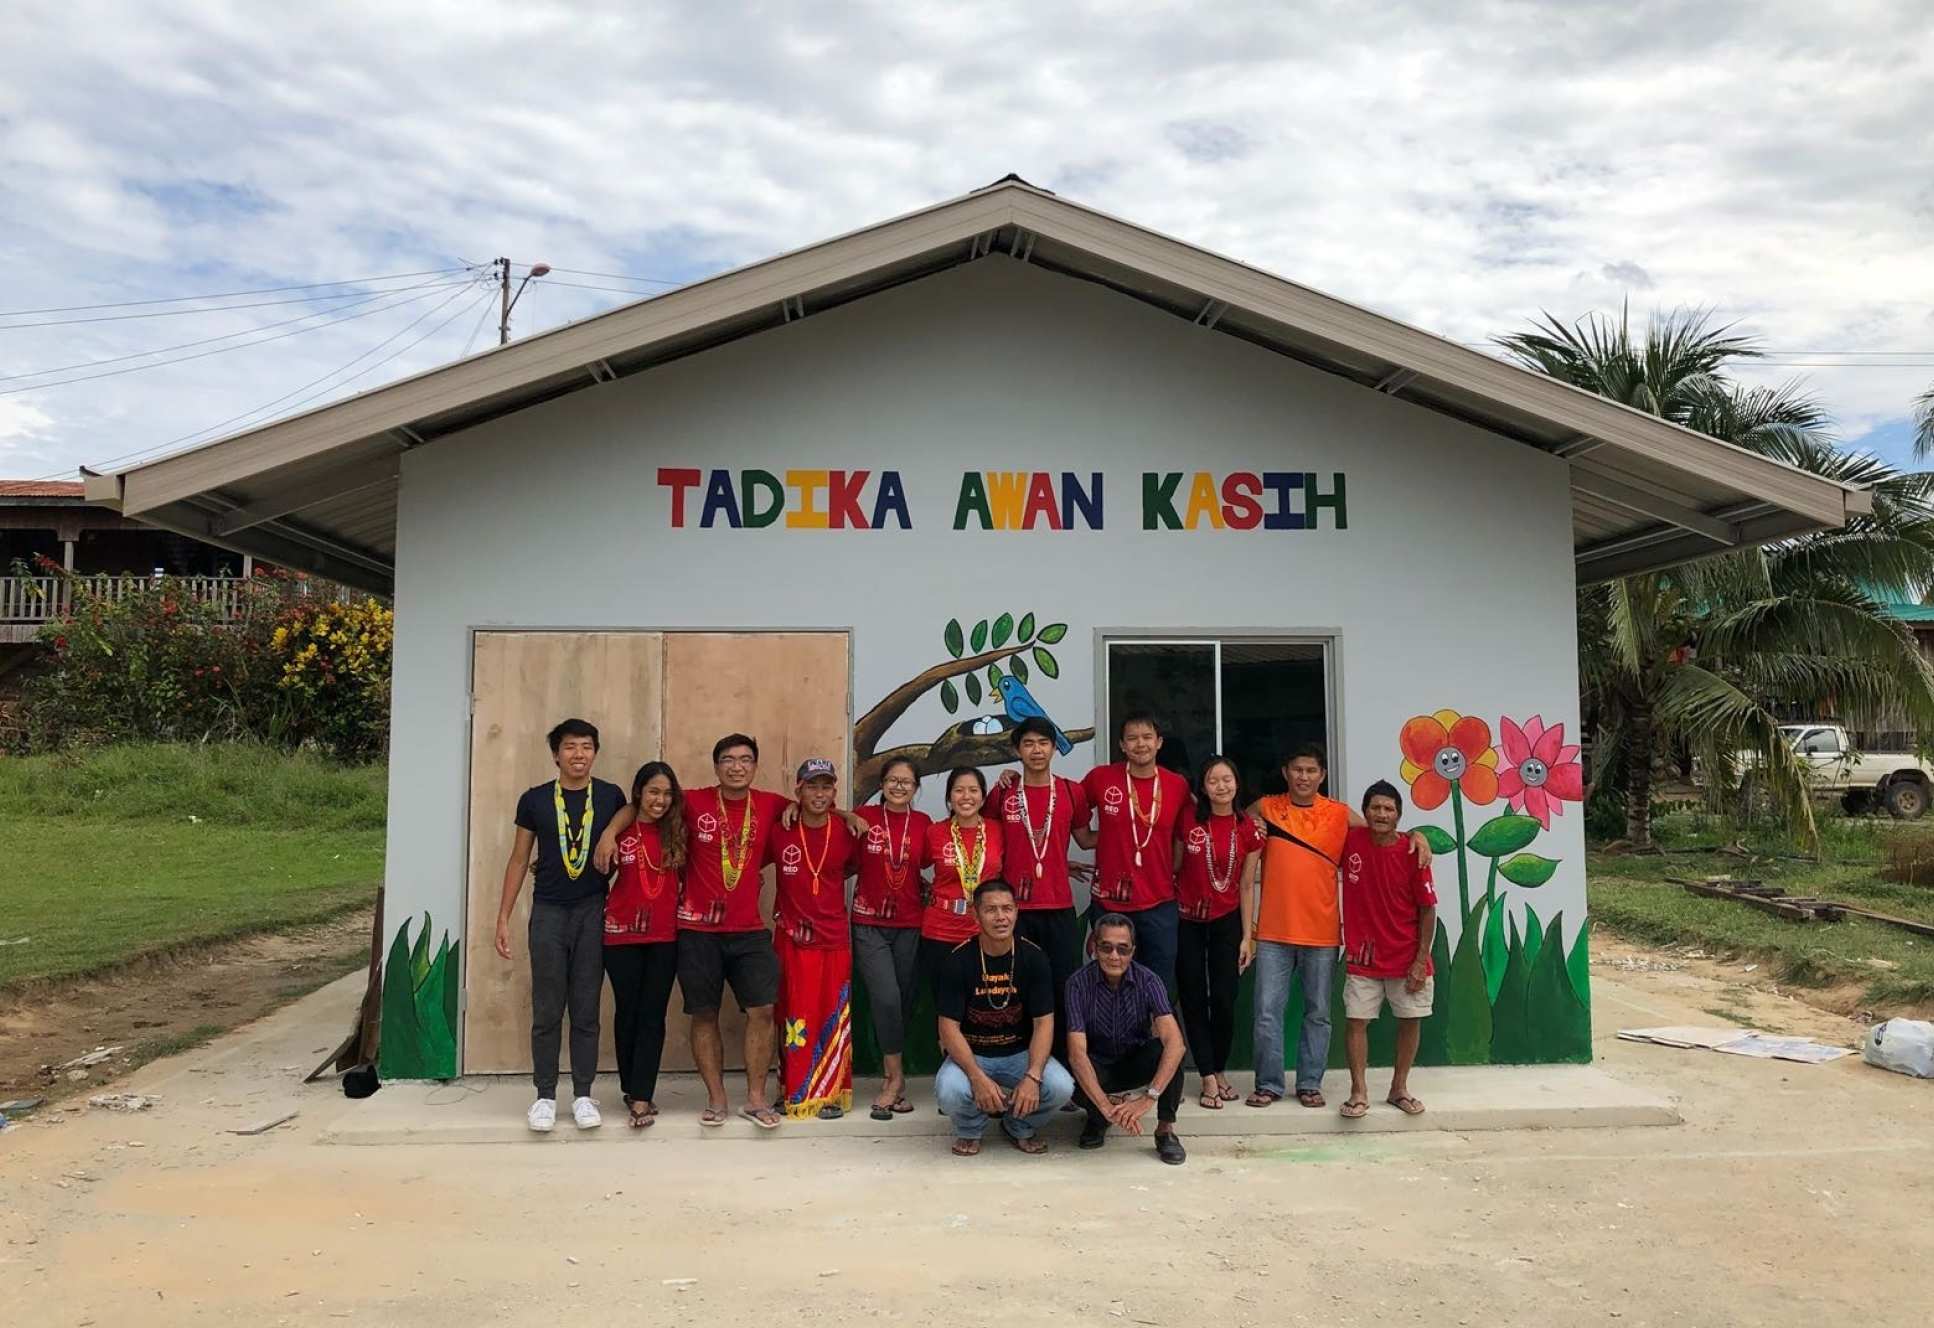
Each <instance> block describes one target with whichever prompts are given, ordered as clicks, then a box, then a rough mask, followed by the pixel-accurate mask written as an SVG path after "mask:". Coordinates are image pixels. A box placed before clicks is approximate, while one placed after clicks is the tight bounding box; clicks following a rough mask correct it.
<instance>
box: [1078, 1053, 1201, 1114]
mask: <svg viewBox="0 0 1934 1328" xmlns="http://www.w3.org/2000/svg"><path fill="white" fill-rule="evenodd" d="M1088 1063H1089V1064H1090V1065H1092V1066H1094V1067H1095V1078H1097V1079H1099V1080H1101V1091H1102V1092H1104V1093H1125V1092H1127V1091H1128V1090H1129V1089H1131V1088H1146V1087H1147V1086H1148V1085H1149V1083H1150V1082H1151V1081H1152V1080H1153V1079H1154V1078H1155V1071H1156V1070H1158V1069H1160V1068H1161V1065H1162V1040H1161V1039H1160V1038H1153V1037H1152V1038H1150V1039H1148V1041H1146V1042H1144V1043H1142V1044H1141V1045H1140V1046H1137V1047H1136V1048H1135V1049H1134V1050H1133V1051H1130V1052H1129V1053H1128V1054H1127V1055H1125V1056H1112V1057H1110V1056H1097V1055H1095V1054H1094V1053H1093V1052H1092V1051H1091V1052H1089V1053H1088ZM1074 1100H1075V1101H1076V1102H1079V1103H1080V1104H1081V1108H1082V1110H1084V1111H1086V1112H1087V1113H1088V1123H1089V1124H1090V1125H1095V1124H1099V1123H1101V1122H1102V1121H1103V1120H1104V1119H1105V1118H1104V1117H1103V1116H1102V1114H1101V1107H1100V1106H1099V1105H1097V1104H1096V1103H1093V1102H1090V1101H1089V1100H1088V1095H1087V1094H1086V1093H1084V1092H1083V1091H1082V1090H1081V1083H1080V1081H1079V1080H1076V1081H1075V1090H1074ZM1181 1105H1182V1071H1181V1068H1180V1067H1179V1066H1178V1067H1177V1068H1176V1071H1175V1077H1174V1078H1172V1079H1170V1080H1169V1081H1168V1087H1167V1088H1164V1089H1163V1090H1162V1095H1161V1097H1159V1098H1157V1099H1156V1100H1155V1119H1156V1120H1157V1121H1158V1122H1160V1123H1162V1124H1167V1125H1172V1124H1174V1123H1175V1111H1176V1108H1178V1107H1180V1106H1181Z"/></svg>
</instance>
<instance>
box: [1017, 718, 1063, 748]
mask: <svg viewBox="0 0 1934 1328" xmlns="http://www.w3.org/2000/svg"><path fill="white" fill-rule="evenodd" d="M1030 733H1031V734H1033V735H1034V736H1035V737H1037V738H1046V739H1047V740H1048V741H1049V742H1053V741H1054V722H1053V721H1052V720H1050V719H1048V718H1047V717H1046V716H1044V715H1029V716H1028V717H1027V718H1026V719H1024V720H1022V721H1021V722H1020V723H1018V724H1016V725H1015V726H1014V727H1013V728H1012V729H1011V730H1010V731H1009V732H1008V735H1007V741H1008V742H1009V744H1010V745H1012V746H1013V748H1014V750H1015V751H1017V752H1018V751H1020V750H1021V739H1022V738H1025V737H1027V736H1028V735H1029V734H1030Z"/></svg>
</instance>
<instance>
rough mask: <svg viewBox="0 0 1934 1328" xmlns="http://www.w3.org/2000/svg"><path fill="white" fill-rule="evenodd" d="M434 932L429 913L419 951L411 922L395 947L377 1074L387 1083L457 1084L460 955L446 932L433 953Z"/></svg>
mask: <svg viewBox="0 0 1934 1328" xmlns="http://www.w3.org/2000/svg"><path fill="white" fill-rule="evenodd" d="M431 932H432V928H431V925H430V915H429V914H428V913H425V914H424V915H423V929H422V931H421V932H419V933H418V935H417V938H416V944H415V946H414V947H412V946H411V944H410V921H409V919H407V918H405V919H404V920H403V924H402V925H401V926H400V927H398V928H397V929H396V939H395V940H394V941H392V942H390V948H389V962H387V963H386V964H384V966H383V1032H382V1048H381V1051H380V1052H379V1053H378V1056H377V1070H378V1073H380V1074H381V1075H382V1077H383V1078H385V1079H454V1078H455V1077H456V1074H457V994H458V991H459V989H460V987H459V984H460V982H461V980H462V979H461V975H460V974H459V972H458V963H459V961H458V955H457V951H456V947H454V946H453V945H451V944H450V933H449V932H447V931H446V932H444V934H443V938H442V940H441V941H440V942H439V944H438V945H437V948H436V950H435V952H434V953H432V952H431V950H430V936H431Z"/></svg>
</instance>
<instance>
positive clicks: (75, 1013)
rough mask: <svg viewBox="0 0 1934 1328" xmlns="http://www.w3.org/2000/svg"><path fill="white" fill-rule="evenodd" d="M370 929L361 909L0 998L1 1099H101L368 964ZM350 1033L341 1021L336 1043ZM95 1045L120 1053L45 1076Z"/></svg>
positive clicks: (15, 991) (367, 915) (21, 989)
mask: <svg viewBox="0 0 1934 1328" xmlns="http://www.w3.org/2000/svg"><path fill="white" fill-rule="evenodd" d="M369 922H370V910H369V909H359V910H357V911H355V912H353V913H347V914H344V915H343V916H342V917H339V918H336V919H334V920H332V921H329V922H325V923H319V924H317V925H316V926H313V927H302V928H298V929H296V930H293V931H288V932H282V933H278V934H275V935H265V936H252V937H247V938H245V939H242V940H237V941H225V942H222V943H221V944H218V945H208V946H194V947H188V948H184V949H183V950H182V951H181V952H180V953H178V954H174V955H170V956H167V957H164V958H158V959H151V960H145V961H143V962H141V963H138V964H133V965H130V966H128V967H127V968H124V969H120V970H117V971H115V972H114V973H111V974H108V975H105V976H102V977H97V978H83V979H79V980H76V981H63V982H48V983H39V984H34V985H30V986H25V987H18V988H15V989H13V990H10V991H8V992H5V993H0V1101H6V1100H9V1099H13V1098H23V1097H40V1096H46V1097H48V1098H49V1099H51V1100H54V1101H60V1100H62V1099H65V1098H68V1097H72V1096H74V1095H76V1094H88V1093H98V1092H101V1091H102V1089H103V1088H104V1087H105V1086H106V1085H108V1084H110V1083H111V1082H112V1081H113V1080H115V1079H116V1078H117V1077H118V1076H120V1075H122V1074H124V1073H125V1072H126V1071H127V1070H128V1069H130V1068H132V1067H133V1066H135V1065H139V1064H142V1063H144V1062H146V1061H148V1060H152V1059H153V1058H154V1057H155V1056H156V1055H158V1054H163V1053H166V1052H173V1051H179V1050H184V1049H185V1048H186V1047H187V1046H189V1045H192V1044H194V1043H198V1042H204V1041H207V1040H208V1038H209V1037H211V1036H213V1035H214V1034H216V1033H222V1032H227V1031H228V1030H229V1029H231V1028H236V1027H239V1026H240V1025H242V1024H245V1023H248V1022H250V1021H251V1020H254V1019H259V1018H261V1017H262V1016H263V1015H264V1014H267V1013H268V1012H269V1011H271V1010H275V1009H278V1008H280V1007H281V1006H284V1005H287V1004H288V1003H289V1001H290V999H291V998H292V997H294V996H298V995H305V994H307V993H308V992H310V991H313V990H315V989H316V988H317V987H319V986H321V985H323V984H324V983H326V982H330V981H333V980H335V979H336V978H338V977H341V976H342V975H343V974H344V973H345V972H348V971H349V970H350V969H352V968H356V967H360V966H364V965H367V963H368V962H369ZM349 1027H350V1025H349V1023H348V1022H347V1021H345V1022H344V1024H343V1028H342V1031H341V1033H339V1034H338V1035H337V1040H338V1041H340V1040H341V1038H342V1037H343V1036H346V1035H347V1034H348V1032H349ZM331 1045H332V1046H333V1045H334V1044H333V1043H332V1044H331ZM98 1047H120V1048H121V1049H122V1050H121V1052H120V1053H119V1054H117V1055H115V1056H113V1057H112V1058H110V1059H109V1060H107V1061H104V1062H102V1063H100V1064H98V1065H95V1066H91V1067H85V1074H84V1075H83V1076H81V1077H70V1075H72V1071H65V1072H62V1071H58V1070H55V1071H53V1072H51V1073H50V1072H49V1069H48V1067H56V1066H59V1065H61V1064H63V1063H64V1062H67V1061H70V1060H72V1059H73V1058H75V1057H77V1056H81V1055H83V1054H85V1053H87V1052H90V1051H93V1050H94V1049H95V1048H98ZM325 1050H326V1049H325ZM318 1055H319V1056H320V1053H318ZM308 1068H310V1067H309V1066H305V1067H304V1069H305V1070H306V1069H308Z"/></svg>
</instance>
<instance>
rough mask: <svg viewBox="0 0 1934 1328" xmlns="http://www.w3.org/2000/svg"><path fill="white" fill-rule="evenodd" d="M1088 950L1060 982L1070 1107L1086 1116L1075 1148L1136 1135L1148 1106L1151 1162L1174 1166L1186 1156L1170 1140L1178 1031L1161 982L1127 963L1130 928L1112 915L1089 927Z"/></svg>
mask: <svg viewBox="0 0 1934 1328" xmlns="http://www.w3.org/2000/svg"><path fill="white" fill-rule="evenodd" d="M1094 945H1095V957H1094V958H1093V959H1092V960H1090V961H1089V962H1088V963H1087V964H1085V965H1083V966H1082V968H1081V969H1080V970H1079V971H1077V972H1076V973H1075V975H1074V976H1073V977H1071V978H1069V979H1068V990H1067V997H1066V1000H1067V1014H1068V1068H1069V1070H1071V1071H1072V1072H1073V1073H1074V1083H1075V1101H1076V1102H1079V1103H1080V1104H1081V1106H1082V1108H1083V1110H1085V1111H1086V1112H1087V1113H1088V1123H1087V1124H1086V1125H1085V1126H1083V1127H1082V1130H1081V1146H1082V1147H1083V1148H1099V1147H1101V1146H1102V1144H1104V1143H1106V1142H1107V1140H1108V1127H1109V1126H1110V1125H1119V1126H1121V1128H1122V1129H1124V1130H1126V1131H1128V1133H1130V1134H1140V1133H1141V1132H1142V1117H1144V1116H1146V1115H1147V1114H1148V1108H1149V1106H1150V1104H1151V1103H1152V1104H1154V1105H1155V1155H1156V1156H1157V1157H1159V1158H1161V1159H1162V1161H1164V1162H1167V1163H1168V1164H1170V1165H1171V1166H1180V1165H1181V1164H1182V1163H1183V1162H1186V1161H1187V1160H1188V1156H1189V1155H1188V1152H1187V1150H1186V1149H1184V1148H1183V1147H1182V1141H1181V1140H1180V1139H1179V1138H1177V1137H1176V1134H1175V1111H1176V1108H1177V1107H1179V1106H1181V1104H1182V1053H1183V1041H1182V1026H1181V1025H1180V1024H1178V1023H1177V1022H1176V1020H1175V1012H1174V1011H1173V1010H1172V1009H1171V1008H1170V1007H1169V1002H1168V992H1167V991H1166V990H1165V989H1164V988H1163V986H1162V980H1161V979H1160V978H1159V977H1157V976H1155V973H1154V971H1153V970H1152V969H1148V968H1144V967H1143V966H1142V965H1140V964H1138V963H1136V962H1135V924H1134V923H1133V922H1130V921H1129V920H1128V919H1127V918H1125V917H1123V916H1122V915H1121V914H1119V913H1109V914H1106V915H1104V916H1103V917H1102V918H1101V919H1100V920H1099V921H1097V922H1096V923H1095V931H1094ZM1144 1085H1146V1087H1144ZM1130 1089H1135V1090H1139V1091H1137V1092H1132V1093H1131V1092H1129V1090H1130Z"/></svg>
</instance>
